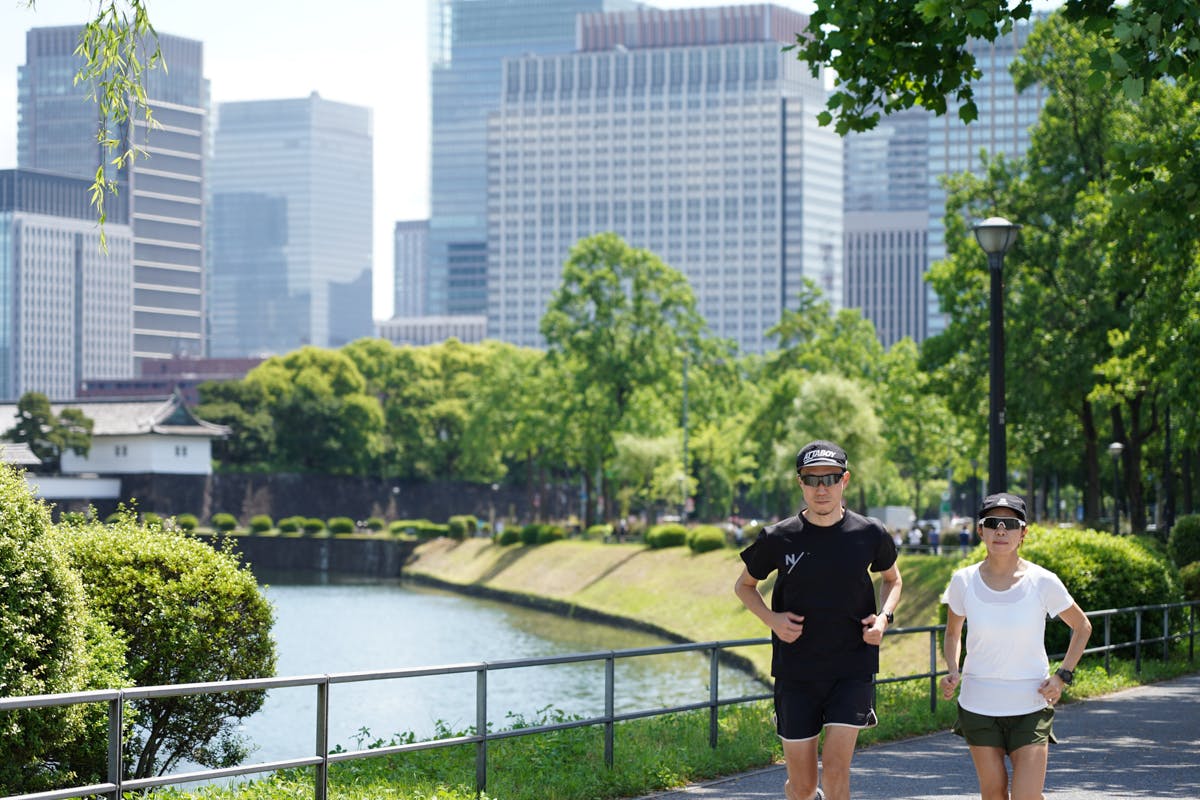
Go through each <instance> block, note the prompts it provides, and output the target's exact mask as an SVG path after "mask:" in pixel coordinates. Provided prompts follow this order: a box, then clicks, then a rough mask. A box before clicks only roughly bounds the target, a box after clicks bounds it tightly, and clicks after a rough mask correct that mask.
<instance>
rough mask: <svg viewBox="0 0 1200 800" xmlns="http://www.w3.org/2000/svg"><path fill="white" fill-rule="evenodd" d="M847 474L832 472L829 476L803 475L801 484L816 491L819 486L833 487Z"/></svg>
mask: <svg viewBox="0 0 1200 800" xmlns="http://www.w3.org/2000/svg"><path fill="white" fill-rule="evenodd" d="M845 474H846V473H845V472H831V473H829V474H828V475H801V476H800V482H801V483H803V484H804V485H805V486H811V487H813V488H814V489H815V488H817V487H818V486H833V485H834V484H836V483H838V482H839V481H841V479H842V476H843V475H845Z"/></svg>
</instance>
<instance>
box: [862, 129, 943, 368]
mask: <svg viewBox="0 0 1200 800" xmlns="http://www.w3.org/2000/svg"><path fill="white" fill-rule="evenodd" d="M928 169H929V114H928V112H926V111H925V110H924V109H910V110H907V111H902V112H899V113H896V114H893V115H891V116H887V117H884V118H883V119H882V120H881V121H880V123H879V125H878V126H877V127H876V128H875V129H873V130H871V131H867V132H865V133H859V134H852V135H850V136H847V137H846V199H845V219H844V224H845V259H846V270H845V292H844V299H843V303H844V304H845V306H846V307H847V308H858V309H860V310H861V311H862V315H863V317H865V318H866V319H868V320H870V321H871V322H872V323H873V324H874V325H875V332H876V334H877V335H878V337H879V341H880V342H881V343H882V344H883V345H884V346H885V347H891V346H892V345H893V344H895V343H896V342H897V341H899V340H900V339H902V338H904V337H906V336H907V337H909V338H911V339H913V340H914V341H918V342H919V341H921V340H922V339H924V338H925V331H926V329H927V327H928V307H927V306H928V304H927V302H926V291H927V290H926V286H925V271H926V269H927V268H928V265H929V258H928V252H927V248H928V239H929V179H928V177H927V174H928Z"/></svg>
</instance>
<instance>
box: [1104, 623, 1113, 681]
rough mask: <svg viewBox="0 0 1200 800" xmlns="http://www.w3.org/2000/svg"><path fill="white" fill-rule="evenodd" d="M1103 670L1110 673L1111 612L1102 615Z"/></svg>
mask: <svg viewBox="0 0 1200 800" xmlns="http://www.w3.org/2000/svg"><path fill="white" fill-rule="evenodd" d="M1104 672H1105V674H1108V675H1112V614H1105V615H1104Z"/></svg>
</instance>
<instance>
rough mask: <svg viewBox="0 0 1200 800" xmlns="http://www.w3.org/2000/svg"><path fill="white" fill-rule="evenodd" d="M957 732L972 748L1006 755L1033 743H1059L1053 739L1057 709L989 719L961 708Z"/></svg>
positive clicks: (1048, 707)
mask: <svg viewBox="0 0 1200 800" xmlns="http://www.w3.org/2000/svg"><path fill="white" fill-rule="evenodd" d="M954 732H955V733H957V734H958V735H959V736H961V737H963V738H964V739H966V740H967V744H969V745H974V746H976V747H1001V748H1003V749H1004V752H1005V753H1012V752H1013V751H1014V750H1017V749H1020V748H1022V747H1024V746H1026V745H1030V744H1045V743H1046V742H1057V741H1058V739H1055V738H1054V709H1053V708H1052V707H1051V706H1046V707H1045V708H1043V709H1042V710H1040V711H1032V712H1030V713H1028V714H1019V715H1017V716H1015V717H989V716H986V715H984V714H976V713H975V712H974V711H967V710H966V709H965V708H963V707H962V706H959V707H958V720H957V721H956V722H955V723H954Z"/></svg>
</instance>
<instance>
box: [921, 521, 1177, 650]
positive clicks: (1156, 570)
mask: <svg viewBox="0 0 1200 800" xmlns="http://www.w3.org/2000/svg"><path fill="white" fill-rule="evenodd" d="M986 555H987V551H986V549H985V548H984V546H983V545H982V544H981V545H979V546H977V547H976V548H975V549H974V550H973V551H972V552H971V554H970V555H969V556H967V558H966V559H965V560H964V561H963V563H964V564H967V563H973V562H976V561H982V560H983V558H984V557H985V556H986ZM1021 557H1022V558H1025V559H1026V560H1028V561H1032V562H1033V563H1034V564H1038V565H1039V566H1042V567H1045V568H1046V569H1048V570H1050V571H1051V572H1053V573H1054V574H1055V575H1057V576H1058V577H1059V578H1060V579H1061V580H1062V582H1063V583H1064V584H1065V585H1066V587H1067V591H1069V592H1070V593H1071V596H1072V597H1073V598H1075V602H1077V603H1079V605H1080V607H1082V608H1083V610H1084V611H1097V610H1100V609H1104V608H1126V607H1129V606H1140V605H1156V604H1159V603H1177V602H1179V601H1180V600H1181V599H1182V597H1183V592H1182V590H1181V589H1180V586H1179V576H1178V573H1177V572H1176V570H1175V569H1174V568H1173V567H1172V565H1171V562H1170V561H1169V560H1168V559H1167V558H1166V557H1165V556H1163V555H1161V554H1158V553H1156V552H1154V550H1153V549H1151V548H1148V547H1147V546H1146V545H1145V544H1143V543H1141V542H1140V541H1138V540H1137V539H1136V538H1134V537H1131V536H1113V535H1112V534H1111V533H1102V532H1099V531H1093V530H1068V529H1058V528H1043V527H1041V526H1039V525H1031V526H1030V528H1029V535H1028V536H1027V537H1026V539H1025V543H1024V544H1022V545H1021ZM945 608H946V607H945V606H941V607H940V612H941V614H942V622H945ZM968 624H969V623H968ZM1093 624H1095V625H1096V628H1097V631H1098V632H1099V635H1098V634H1097V632H1093V633H1092V640H1091V644H1092V645H1095V644H1098V643H1102V640H1103V625H1104V623H1103V621H1095V622H1094V623H1093ZM1146 624H1147V621H1146V620H1143V627H1145V625H1146ZM1175 624H1176V623H1172V626H1174V625H1175ZM1135 626H1136V619H1135V616H1134V615H1133V614H1118V615H1116V616H1114V617H1113V618H1112V641H1114V642H1123V641H1131V640H1132V639H1133V638H1134V637H1135ZM1070 637H1071V631H1070V629H1069V628H1068V627H1067V626H1066V625H1062V624H1060V623H1057V622H1056V623H1053V624H1048V625H1047V626H1046V648H1047V652H1049V653H1051V654H1054V653H1062V652H1064V651H1065V650H1066V649H1067V642H1068V640H1069V639H1070ZM1098 639H1099V641H1098Z"/></svg>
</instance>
